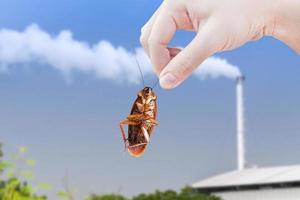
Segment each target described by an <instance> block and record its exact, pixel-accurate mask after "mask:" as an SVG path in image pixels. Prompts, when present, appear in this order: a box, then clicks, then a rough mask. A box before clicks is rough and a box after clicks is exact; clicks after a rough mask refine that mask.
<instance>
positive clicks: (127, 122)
mask: <svg viewBox="0 0 300 200" xmlns="http://www.w3.org/2000/svg"><path fill="white" fill-rule="evenodd" d="M125 124H127V125H134V126H136V125H138V123H136V122H134V121H130V120H123V121H120V122H119V125H120V129H121V133H122V138H123V141H124V144H125V148H126V147H127V138H126V134H125V131H124V128H123V125H125Z"/></svg>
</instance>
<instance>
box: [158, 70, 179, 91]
mask: <svg viewBox="0 0 300 200" xmlns="http://www.w3.org/2000/svg"><path fill="white" fill-rule="evenodd" d="M159 83H160V85H161V87H162V88H165V89H171V88H174V87H175V86H176V85H177V84H178V80H177V78H176V77H175V76H174V75H173V74H171V73H166V74H165V75H163V76H162V77H161V78H160V79H159Z"/></svg>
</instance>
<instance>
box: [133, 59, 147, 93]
mask: <svg viewBox="0 0 300 200" xmlns="http://www.w3.org/2000/svg"><path fill="white" fill-rule="evenodd" d="M134 59H135V62H136V64H137V66H138V67H139V71H140V74H141V79H142V82H143V86H144V87H145V81H144V76H143V72H142V69H141V66H140V63H139V61H138V59H137V58H136V55H134Z"/></svg>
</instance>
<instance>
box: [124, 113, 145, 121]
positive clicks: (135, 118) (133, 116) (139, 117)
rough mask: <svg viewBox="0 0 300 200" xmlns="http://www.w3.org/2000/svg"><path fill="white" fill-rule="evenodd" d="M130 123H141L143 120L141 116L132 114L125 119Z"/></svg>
mask: <svg viewBox="0 0 300 200" xmlns="http://www.w3.org/2000/svg"><path fill="white" fill-rule="evenodd" d="M127 119H129V120H130V121H141V120H142V119H143V114H133V115H129V116H128V117H127Z"/></svg>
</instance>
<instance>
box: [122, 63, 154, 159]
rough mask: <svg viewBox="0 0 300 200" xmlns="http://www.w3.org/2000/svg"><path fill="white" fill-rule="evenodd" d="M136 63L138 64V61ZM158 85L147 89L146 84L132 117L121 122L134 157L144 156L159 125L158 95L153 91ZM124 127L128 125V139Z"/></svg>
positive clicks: (134, 104) (128, 146) (136, 102)
mask: <svg viewBox="0 0 300 200" xmlns="http://www.w3.org/2000/svg"><path fill="white" fill-rule="evenodd" d="M136 62H137V64H138V61H137V60H136ZM138 67H139V70H140V73H141V78H142V81H143V84H144V78H143V73H142V71H141V68H140V66H139V64H138ZM156 84H157V82H156V83H155V84H154V86H153V87H145V84H144V88H143V89H142V90H141V91H139V92H138V94H137V98H136V100H135V101H134V103H133V106H132V108H131V112H130V115H129V116H128V117H127V118H126V119H125V120H123V121H120V122H119V126H120V129H121V134H122V138H123V141H124V144H125V148H126V149H127V150H128V152H129V154H130V155H131V156H133V157H140V156H142V155H143V154H144V152H145V150H146V147H147V145H148V143H149V141H150V137H151V134H152V132H153V129H154V126H156V125H158V122H157V120H156V113H157V105H156V95H155V93H154V91H153V90H154V89H153V88H154V87H155V86H156ZM123 125H128V134H127V137H126V134H125V131H124V128H123Z"/></svg>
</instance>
